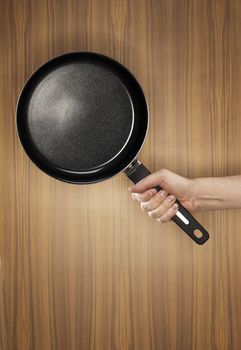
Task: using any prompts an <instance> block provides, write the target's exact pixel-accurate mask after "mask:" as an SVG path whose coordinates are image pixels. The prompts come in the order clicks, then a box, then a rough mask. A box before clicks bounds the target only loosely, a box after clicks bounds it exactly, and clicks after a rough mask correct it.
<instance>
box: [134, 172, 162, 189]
mask: <svg viewBox="0 0 241 350" xmlns="http://www.w3.org/2000/svg"><path fill="white" fill-rule="evenodd" d="M165 172H166V170H165V169H162V170H159V171H157V172H155V173H153V174H150V175H148V176H146V177H145V178H144V179H142V180H140V181H139V182H138V183H137V184H136V185H134V186H131V187H129V191H130V192H135V193H140V192H144V191H145V190H147V189H149V188H153V187H156V186H157V185H159V186H160V187H162V188H163V189H165V187H166V186H165V184H166V181H165V178H166V175H165Z"/></svg>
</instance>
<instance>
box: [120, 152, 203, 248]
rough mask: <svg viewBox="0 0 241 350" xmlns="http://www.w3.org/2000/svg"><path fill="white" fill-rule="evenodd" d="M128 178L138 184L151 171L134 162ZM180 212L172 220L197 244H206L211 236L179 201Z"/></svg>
mask: <svg viewBox="0 0 241 350" xmlns="http://www.w3.org/2000/svg"><path fill="white" fill-rule="evenodd" d="M124 172H125V174H126V176H127V177H128V178H129V179H130V180H131V181H132V182H134V183H137V182H138V181H140V180H141V179H143V178H144V177H146V176H148V175H150V174H151V173H150V171H149V170H148V169H147V168H146V167H145V166H144V165H143V164H142V163H141V162H140V161H139V160H136V159H135V160H134V161H133V162H132V163H131V164H130V165H129V166H128V168H127V169H125V171H124ZM155 188H156V189H157V191H160V190H161V187H160V186H156V187H155ZM176 203H178V211H177V213H176V215H175V216H174V217H173V218H172V221H174V222H175V223H176V224H177V225H178V226H179V227H180V228H181V229H182V230H183V231H184V232H185V233H186V234H188V236H189V237H190V238H192V239H193V240H194V241H195V242H196V243H197V244H203V243H205V242H206V241H207V240H208V238H209V234H208V232H207V231H206V230H205V228H204V227H202V225H200V224H199V222H198V221H197V220H196V219H195V218H194V217H193V216H192V215H191V214H190V213H189V211H188V210H187V209H186V208H184V207H183V206H182V205H181V203H180V202H179V201H176Z"/></svg>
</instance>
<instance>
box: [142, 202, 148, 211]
mask: <svg viewBox="0 0 241 350" xmlns="http://www.w3.org/2000/svg"><path fill="white" fill-rule="evenodd" d="M141 209H142V210H143V211H146V210H147V205H146V203H145V202H141Z"/></svg>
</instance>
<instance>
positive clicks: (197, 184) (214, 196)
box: [191, 177, 226, 211]
mask: <svg viewBox="0 0 241 350" xmlns="http://www.w3.org/2000/svg"><path fill="white" fill-rule="evenodd" d="M191 181H192V201H193V206H194V208H195V211H204V210H214V209H222V208H223V207H225V200H226V199H225V198H224V197H223V196H222V192H220V185H219V184H217V183H216V181H217V180H215V178H211V177H206V178H195V179H192V180H191Z"/></svg>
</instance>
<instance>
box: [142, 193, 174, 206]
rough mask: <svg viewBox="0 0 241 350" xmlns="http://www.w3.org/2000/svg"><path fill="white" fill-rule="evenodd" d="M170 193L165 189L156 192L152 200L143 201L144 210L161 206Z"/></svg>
mask: <svg viewBox="0 0 241 350" xmlns="http://www.w3.org/2000/svg"><path fill="white" fill-rule="evenodd" d="M167 196H168V193H167V192H166V191H164V190H161V191H159V192H157V194H155V196H153V197H152V198H151V199H150V200H148V201H146V202H141V208H142V209H143V210H144V211H151V210H153V209H156V208H157V207H159V205H160V204H161V203H162V202H163V201H164V200H165V199H166V198H167Z"/></svg>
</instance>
